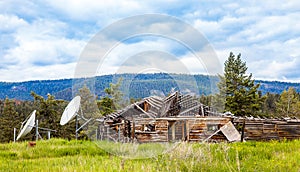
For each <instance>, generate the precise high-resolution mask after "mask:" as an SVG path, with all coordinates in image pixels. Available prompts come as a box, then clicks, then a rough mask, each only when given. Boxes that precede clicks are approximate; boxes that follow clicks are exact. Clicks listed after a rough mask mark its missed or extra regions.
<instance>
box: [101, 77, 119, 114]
mask: <svg viewBox="0 0 300 172" xmlns="http://www.w3.org/2000/svg"><path fill="white" fill-rule="evenodd" d="M121 83H122V78H120V79H119V80H118V82H117V83H116V84H113V83H110V84H109V87H108V88H105V89H104V92H105V93H106V96H105V97H103V98H101V99H100V101H99V102H98V103H97V104H98V107H99V109H100V112H101V114H103V115H107V114H110V113H112V112H114V111H115V110H119V109H121V107H122V106H124V105H125V104H124V103H123V101H122V98H123V93H122V92H121V90H120V86H121Z"/></svg>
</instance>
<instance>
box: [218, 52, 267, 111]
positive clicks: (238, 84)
mask: <svg viewBox="0 0 300 172" xmlns="http://www.w3.org/2000/svg"><path fill="white" fill-rule="evenodd" d="M224 65H225V67H224V76H220V83H219V84H218V87H219V96H220V97H221V98H222V97H223V98H224V99H225V106H224V108H225V109H224V110H225V111H230V112H231V113H233V114H235V115H236V116H249V115H255V114H257V113H258V112H259V110H260V109H261V107H262V106H261V105H262V102H263V100H264V97H261V96H260V95H259V94H258V88H259V84H255V83H254V80H253V79H252V74H249V75H247V74H246V72H247V69H248V68H247V66H246V62H243V61H242V60H241V54H239V55H238V56H237V57H235V55H234V54H233V53H232V52H231V53H230V55H229V57H228V59H227V60H226V61H225V63H224Z"/></svg>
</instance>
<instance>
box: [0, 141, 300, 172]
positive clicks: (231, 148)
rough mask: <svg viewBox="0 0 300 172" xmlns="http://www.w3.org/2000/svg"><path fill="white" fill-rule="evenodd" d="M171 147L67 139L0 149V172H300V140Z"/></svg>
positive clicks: (192, 144)
mask: <svg viewBox="0 0 300 172" xmlns="http://www.w3.org/2000/svg"><path fill="white" fill-rule="evenodd" d="M166 146H167V147H170V146H174V145H167V144H155V143H149V144H142V145H137V144H119V143H110V142H97V143H95V142H90V141H75V140H72V141H66V140H62V139H52V140H49V141H38V142H37V145H36V146H35V147H28V143H27V142H21V143H8V144H0V171H300V140H294V141H281V142H277V141H271V142H246V143H231V144H226V143H220V144H200V143H190V144H189V143H180V144H179V145H177V146H175V148H174V149H172V150H169V151H168V152H167V153H164V154H162V152H165V150H166ZM104 149H105V150H107V151H108V152H107V151H104ZM127 154H128V155H129V156H126V155H127ZM149 154H150V155H149ZM117 155H120V156H117ZM145 157H150V158H145Z"/></svg>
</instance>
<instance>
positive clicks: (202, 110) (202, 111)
mask: <svg viewBox="0 0 300 172" xmlns="http://www.w3.org/2000/svg"><path fill="white" fill-rule="evenodd" d="M200 107H201V113H202V116H204V109H203V105H202V104H201V106H200Z"/></svg>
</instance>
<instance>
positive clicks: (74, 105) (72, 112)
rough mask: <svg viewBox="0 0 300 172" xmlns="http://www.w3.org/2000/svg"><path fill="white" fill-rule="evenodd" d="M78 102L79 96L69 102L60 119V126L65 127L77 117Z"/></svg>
mask: <svg viewBox="0 0 300 172" xmlns="http://www.w3.org/2000/svg"><path fill="white" fill-rule="evenodd" d="M80 100H81V98H80V96H76V97H74V98H73V99H72V100H71V102H70V103H69V104H68V106H67V107H66V108H65V110H64V112H63V114H62V116H61V118H60V125H65V124H66V123H68V122H69V121H70V120H72V119H73V118H74V117H75V116H76V115H77V112H78V111H79V107H80Z"/></svg>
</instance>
